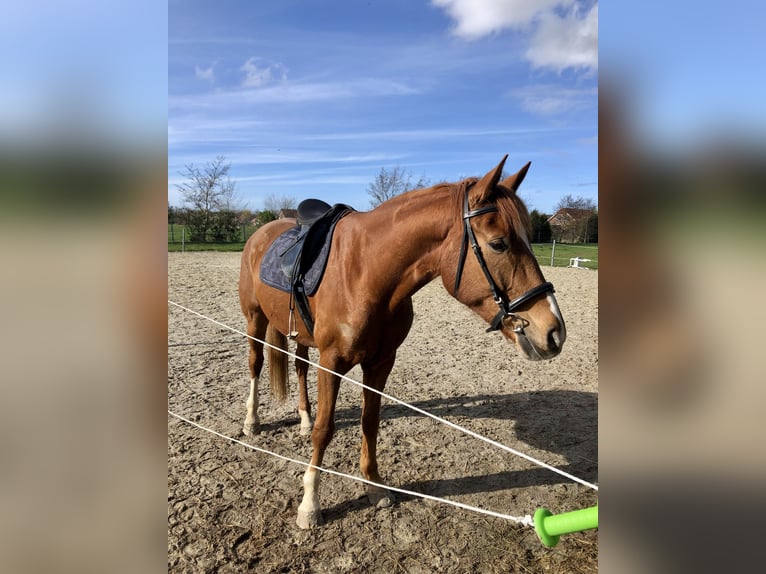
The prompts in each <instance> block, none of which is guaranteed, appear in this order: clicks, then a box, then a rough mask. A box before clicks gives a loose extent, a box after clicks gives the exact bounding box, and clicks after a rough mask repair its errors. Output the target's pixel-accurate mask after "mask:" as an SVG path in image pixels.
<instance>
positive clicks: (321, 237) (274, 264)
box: [260, 199, 353, 337]
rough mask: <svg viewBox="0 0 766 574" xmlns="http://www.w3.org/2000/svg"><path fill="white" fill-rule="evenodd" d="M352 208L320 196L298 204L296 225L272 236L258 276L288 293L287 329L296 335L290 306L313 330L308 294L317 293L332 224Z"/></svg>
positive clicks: (331, 232) (325, 261) (333, 227)
mask: <svg viewBox="0 0 766 574" xmlns="http://www.w3.org/2000/svg"><path fill="white" fill-rule="evenodd" d="M351 211H353V208H351V207H349V206H348V205H344V204H342V203H338V204H336V205H333V206H330V205H329V204H327V203H325V202H324V201H321V200H319V199H307V200H304V201H302V202H301V203H300V205H298V218H297V219H298V225H296V226H295V227H292V228H290V229H288V230H287V231H285V232H284V233H283V234H282V235H280V236H279V237H277V238H276V239H275V240H274V243H272V244H271V246H270V247H269V249H268V250H267V251H266V254H265V255H264V257H263V261H262V262H261V269H260V276H261V280H262V281H263V282H264V283H266V284H267V285H270V286H271V287H276V288H277V289H281V290H282V291H286V292H288V293H290V325H289V327H288V328H289V329H290V333H288V335H289V336H292V337H295V336H296V335H297V332H296V331H295V329H294V322H293V309H294V306H297V307H298V312H299V314H300V316H301V319H303V323H304V324H305V325H306V329H307V330H308V332H309V334H311V335H313V334H314V319H313V317H312V315H311V308H310V307H309V303H308V297H310V296H312V295H313V294H314V293H316V290H317V289H318V288H319V283H320V282H321V280H322V276H323V275H324V269H325V266H326V264H327V258H328V256H329V254H330V244H331V243H332V235H333V232H334V231H335V225H336V224H337V223H338V221H340V220H341V218H342V217H343V216H345V215H347V214H348V213H350V212H351Z"/></svg>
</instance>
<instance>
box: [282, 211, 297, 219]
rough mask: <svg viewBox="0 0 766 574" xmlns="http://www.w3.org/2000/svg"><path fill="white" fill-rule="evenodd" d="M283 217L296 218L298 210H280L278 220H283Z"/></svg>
mask: <svg viewBox="0 0 766 574" xmlns="http://www.w3.org/2000/svg"><path fill="white" fill-rule="evenodd" d="M285 217H298V210H297V209H280V210H279V219H284V218H285Z"/></svg>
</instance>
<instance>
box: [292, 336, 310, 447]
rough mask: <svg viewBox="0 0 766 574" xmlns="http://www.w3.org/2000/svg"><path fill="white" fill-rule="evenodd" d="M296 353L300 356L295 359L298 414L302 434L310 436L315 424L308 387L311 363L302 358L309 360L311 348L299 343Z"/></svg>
mask: <svg viewBox="0 0 766 574" xmlns="http://www.w3.org/2000/svg"><path fill="white" fill-rule="evenodd" d="M295 354H296V355H297V356H298V358H297V359H295V372H296V373H297V374H298V414H299V415H300V417H301V436H308V435H310V434H311V427H312V426H313V424H312V421H311V403H309V393H308V389H307V387H306V376H307V374H308V370H309V365H308V363H307V362H306V361H305V360H301V359H306V360H308V358H309V348H308V347H306V346H305V345H301V344H300V343H299V344H298V348H297V350H296V352H295Z"/></svg>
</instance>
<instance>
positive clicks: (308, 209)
mask: <svg viewBox="0 0 766 574" xmlns="http://www.w3.org/2000/svg"><path fill="white" fill-rule="evenodd" d="M331 207H332V206H331V205H330V204H329V203H327V202H325V201H322V200H321V199H304V200H303V201H301V202H300V203H299V204H298V225H300V226H301V227H305V228H306V229H308V228H309V227H311V224H312V223H314V222H315V221H316V220H317V219H319V218H320V217H322V216H323V215H324V214H325V213H327V212H328V211H329V210H330V209H331Z"/></svg>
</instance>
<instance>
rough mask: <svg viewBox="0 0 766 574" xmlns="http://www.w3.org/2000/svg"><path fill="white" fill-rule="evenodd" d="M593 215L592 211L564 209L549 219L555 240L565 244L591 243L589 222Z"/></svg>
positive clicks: (572, 208)
mask: <svg viewBox="0 0 766 574" xmlns="http://www.w3.org/2000/svg"><path fill="white" fill-rule="evenodd" d="M593 215H594V213H593V210H592V209H576V208H574V207H562V208H561V209H559V210H558V211H557V212H556V213H554V214H553V215H552V216H551V217H549V218H548V225H550V226H551V234H552V236H553V239H555V240H556V241H561V242H563V243H585V242H587V241H589V240H590V237H589V236H590V233H589V231H590V230H589V229H588V221H589V220H590V218H591V216H593Z"/></svg>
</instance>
